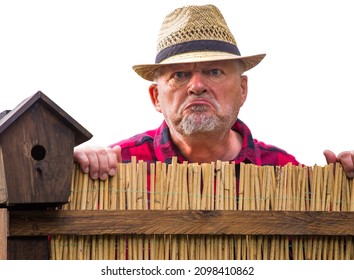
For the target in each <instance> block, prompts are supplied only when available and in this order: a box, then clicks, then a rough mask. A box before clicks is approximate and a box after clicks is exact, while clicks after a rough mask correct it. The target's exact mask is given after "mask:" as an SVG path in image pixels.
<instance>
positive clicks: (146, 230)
mask: <svg viewBox="0 0 354 280" xmlns="http://www.w3.org/2000/svg"><path fill="white" fill-rule="evenodd" d="M9 234H10V236H41V235H47V234H51V235H52V234H75V235H96V234H241V235H244V234H251V235H354V212H322V211H312V212H309V211H227V210H222V211H214V210H213V211H197V210H196V211H194V210H150V211H146V210H131V211H126V210H112V211H109V210H107V211H106V210H102V211H89V210H73V211H60V210H59V211H10V226H9Z"/></svg>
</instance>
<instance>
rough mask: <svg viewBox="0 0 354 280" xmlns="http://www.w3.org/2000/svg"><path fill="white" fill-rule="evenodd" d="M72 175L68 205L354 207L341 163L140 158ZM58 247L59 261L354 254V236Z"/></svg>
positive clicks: (70, 240) (94, 239) (61, 243)
mask: <svg viewBox="0 0 354 280" xmlns="http://www.w3.org/2000/svg"><path fill="white" fill-rule="evenodd" d="M72 178H73V179H72V190H71V196H70V201H69V203H68V204H66V205H64V206H63V207H62V210H97V211H100V210H126V211H131V210H150V211H153V210H261V211H277V210H285V211H353V210H354V183H353V180H352V179H348V178H347V177H346V176H345V174H344V172H343V170H342V167H341V165H340V164H335V165H333V164H329V165H326V166H323V167H321V166H313V167H303V166H293V165H290V164H289V165H286V166H282V167H279V166H276V167H275V166H256V165H252V164H245V163H241V164H240V165H238V166H237V165H235V164H234V163H230V162H221V161H217V162H215V163H214V162H212V163H208V164H207V163H203V164H192V163H187V162H184V163H177V161H176V159H175V158H174V159H173V160H172V163H171V164H165V163H161V162H156V163H152V164H147V163H146V162H144V161H136V159H135V157H133V158H132V161H131V162H130V163H120V164H119V166H118V172H117V174H116V175H115V176H113V177H110V178H109V179H108V180H105V181H100V180H93V179H90V178H89V176H88V175H87V174H84V173H82V172H81V171H80V169H79V167H78V166H76V165H75V166H74V171H73V177H72ZM148 185H149V186H150V190H149V191H148ZM143 222H144V221H142V223H143ZM50 244H51V245H50V248H51V252H50V255H51V259H78V260H84V259H101V260H103V259H123V260H124V259H128V260H148V259H154V260H157V259H161V260H163V259H165V260H166V259H170V260H175V259H181V260H187V259H190V260H196V259H201V260H215V259H218V260H225V259H228V260H253V259H255V260H257V259H258V260H259V259H262V260H283V259H296V260H308V259H321V260H322V259H354V248H353V237H352V236H308V235H306V236H298V235H294V236H281V235H183V234H180V235H158V234H151V235H92V236H91V235H90V236H80V235H57V236H51V240H50Z"/></svg>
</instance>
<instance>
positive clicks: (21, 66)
mask: <svg viewBox="0 0 354 280" xmlns="http://www.w3.org/2000/svg"><path fill="white" fill-rule="evenodd" d="M205 3H216V5H217V6H218V7H219V9H220V10H221V12H222V13H223V15H224V17H225V19H226V21H227V23H228V25H229V27H230V29H231V30H232V32H233V33H234V35H235V37H236V40H237V43H238V46H239V49H240V51H241V53H242V54H244V55H251V54H257V53H263V52H265V53H267V56H266V58H265V59H264V60H263V62H262V63H261V64H259V65H258V66H257V67H256V68H254V69H252V70H251V71H249V72H248V76H249V97H248V100H247V102H246V104H245V105H244V107H243V108H242V110H241V113H240V116H239V117H240V119H242V120H243V121H244V122H246V124H247V125H248V126H249V127H250V128H251V130H252V132H253V134H254V137H255V138H257V139H259V140H262V141H264V142H266V143H269V144H274V145H277V146H279V147H281V148H284V149H285V150H287V151H288V152H290V153H292V154H294V155H295V156H296V157H297V159H298V160H299V161H300V162H302V163H304V164H307V165H314V164H319V165H324V164H325V160H324V157H323V155H322V151H323V150H324V149H326V148H330V149H332V150H333V151H334V152H336V153H338V152H340V151H343V150H349V149H350V150H351V149H354V141H353V131H352V129H353V128H352V123H353V111H352V107H353V105H352V103H353V98H352V95H353V93H354V86H353V78H352V76H353V74H354V71H353V70H352V67H353V65H354V55H353V52H354V42H353V33H354V32H353V27H354V16H353V8H351V6H352V1H349V0H348V1H345V0H322V1H320V0H319V1H315V0H312V1H309V0H296V1H295V0H293V1H281V0H267V1H263V0H248V1H241V0H237V1H226V0H224V1H223V0H218V1H212V0H209V1H198V0H195V1H190V0H189V1H183V0H178V1H177V0H172V1H171V0H170V1H161V0H158V1H154V0H150V1H143V0H141V1H138V0H129V1H118V0H116V1H113V0H100V1H99V0H85V1H83V0H82V1H78V0H71V1H69V0H61V1H50V0H46V1H44V0H43V1H39V0H32V1H24V0H23V1H19V0H12V1H10V0H8V1H6V0H0V96H1V98H0V111H3V110H6V109H10V110H11V109H13V108H14V107H16V106H17V105H18V104H19V103H20V102H21V101H22V100H23V99H25V98H27V97H29V96H31V95H32V94H34V93H36V92H37V91H38V90H41V91H42V92H43V93H44V94H46V95H47V96H48V97H49V98H50V99H52V100H53V101H54V102H55V103H57V104H58V105H59V106H60V107H61V108H62V109H64V110H65V111H66V112H67V113H68V114H69V115H71V116H72V117H73V118H74V119H75V120H77V121H78V122H79V123H80V124H81V125H83V126H84V127H85V128H86V129H87V130H89V131H90V132H91V133H92V134H93V135H94V137H93V138H92V139H91V140H90V141H88V142H86V143H84V144H85V145H109V144H111V143H114V142H116V141H118V140H121V139H123V138H127V137H129V136H132V135H134V134H136V133H139V132H143V131H145V130H148V129H152V128H155V127H157V126H158V125H159V124H160V123H161V120H162V116H161V115H160V114H159V113H157V112H156V111H155V110H154V108H153V107H152V105H151V103H150V100H149V97H148V91H147V88H148V85H149V82H147V81H145V80H143V79H141V78H140V77H139V76H137V75H136V74H135V72H134V71H133V70H132V69H131V66H132V65H134V64H139V63H152V62H153V61H154V58H155V43H156V38H157V33H158V30H159V28H160V25H161V22H162V20H163V18H164V17H165V15H166V14H167V13H169V12H170V11H172V10H173V9H174V8H177V7H179V6H183V5H186V4H205Z"/></svg>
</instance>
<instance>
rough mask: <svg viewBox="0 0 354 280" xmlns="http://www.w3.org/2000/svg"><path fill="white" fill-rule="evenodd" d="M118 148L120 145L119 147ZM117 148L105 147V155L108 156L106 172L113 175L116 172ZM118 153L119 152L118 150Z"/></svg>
mask: <svg viewBox="0 0 354 280" xmlns="http://www.w3.org/2000/svg"><path fill="white" fill-rule="evenodd" d="M119 148H120V147H119ZM116 150H117V148H115V149H114V148H107V156H108V168H109V170H108V174H109V175H110V176H114V175H115V174H116V173H117V165H118V158H117V154H116ZM119 154H120V152H119Z"/></svg>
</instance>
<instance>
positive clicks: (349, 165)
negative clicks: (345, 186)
mask: <svg viewBox="0 0 354 280" xmlns="http://www.w3.org/2000/svg"><path fill="white" fill-rule="evenodd" d="M338 160H339V162H340V163H341V164H342V167H343V170H344V172H345V174H346V175H347V176H348V177H349V178H353V177H354V151H346V152H342V153H340V154H339V155H338Z"/></svg>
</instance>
